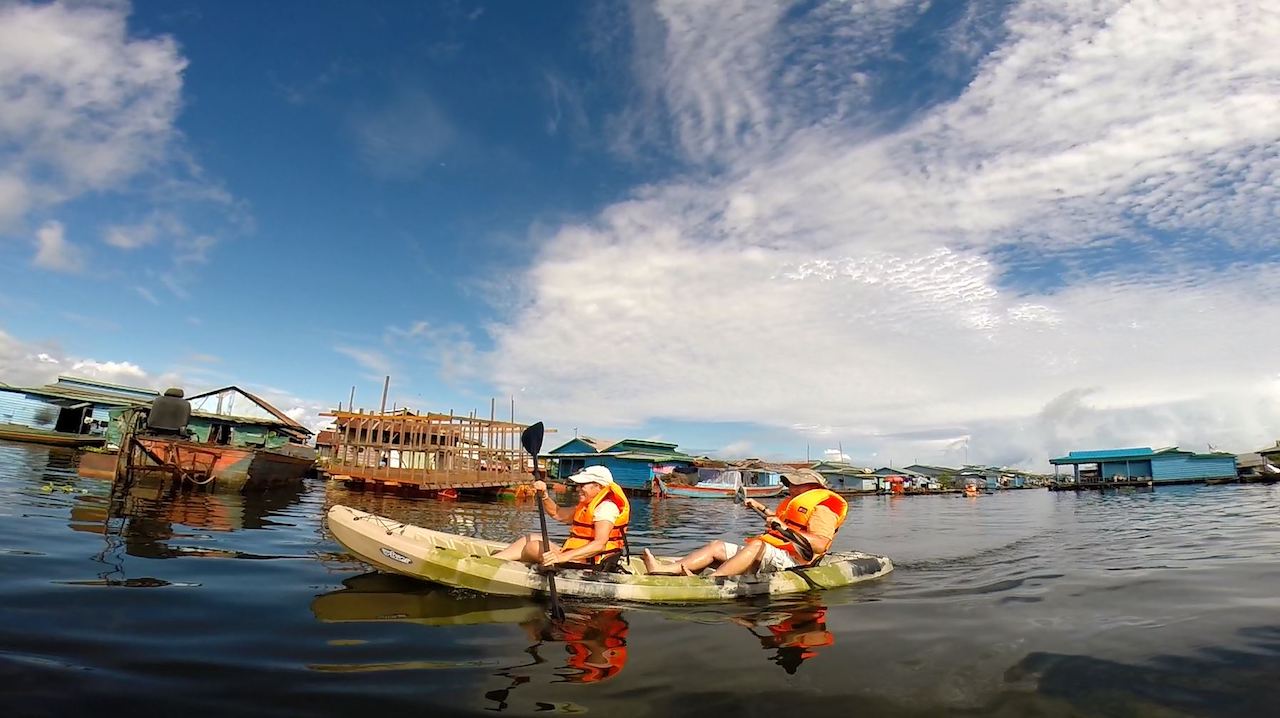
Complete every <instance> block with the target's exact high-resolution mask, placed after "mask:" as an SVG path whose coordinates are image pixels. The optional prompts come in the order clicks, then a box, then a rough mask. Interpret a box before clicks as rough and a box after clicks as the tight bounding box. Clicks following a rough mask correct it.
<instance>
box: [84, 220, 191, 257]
mask: <svg viewBox="0 0 1280 718" xmlns="http://www.w3.org/2000/svg"><path fill="white" fill-rule="evenodd" d="M186 233H187V228H186V227H185V226H184V225H183V224H182V221H181V220H179V219H178V218H177V217H174V216H173V215H171V214H167V213H162V212H153V213H152V214H151V215H149V216H148V217H147V218H146V219H144V220H142V221H141V222H137V223H135V224H113V225H109V226H108V227H107V228H106V229H105V230H103V233H102V241H104V242H106V243H107V244H109V245H111V246H112V247H116V248H118V249H126V250H129V249H138V248H139V247H145V246H147V245H150V244H154V243H155V242H156V241H157V240H159V239H160V238H161V237H163V236H166V235H168V236H177V237H181V236H184V235H186Z"/></svg>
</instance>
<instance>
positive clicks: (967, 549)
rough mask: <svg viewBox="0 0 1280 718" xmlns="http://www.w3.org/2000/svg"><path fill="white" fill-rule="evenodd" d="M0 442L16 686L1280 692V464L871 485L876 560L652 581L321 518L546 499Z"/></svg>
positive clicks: (711, 524) (725, 532) (460, 524)
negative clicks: (561, 608) (131, 470)
mask: <svg viewBox="0 0 1280 718" xmlns="http://www.w3.org/2000/svg"><path fill="white" fill-rule="evenodd" d="M75 460H76V459H75V454H74V453H73V452H70V451H68V450H63V449H46V448H43V447H33V446H25V445H20V444H11V443H4V442H0V606H2V609H0V682H2V684H3V685H5V686H6V690H5V696H6V698H7V701H6V708H7V709H8V710H7V713H8V714H9V715H15V716H19V715H20V716H27V715H31V716H40V715H49V716H55V715H56V716H62V715H68V714H71V713H73V712H75V711H94V712H95V713H97V712H104V711H105V712H107V713H108V714H121V715H173V714H178V713H180V714H182V715H184V716H203V715H221V716H226V715H262V716H295V715H296V716H318V715H364V714H366V713H367V714H373V713H380V714H388V715H391V714H395V715H404V714H413V715H450V714H486V715H487V714H491V713H492V712H502V713H507V714H512V715H527V714H533V713H544V712H559V713H564V712H574V713H576V712H590V713H594V714H599V715H620V716H624V715H625V716H631V715H636V716H648V715H652V716H660V715H696V714H700V715H713V714H714V712H715V711H730V710H731V711H733V714H734V715H746V716H752V715H768V716H778V715H782V714H792V715H794V714H796V713H795V712H796V711H809V712H811V713H812V714H815V715H829V714H836V713H839V714H841V715H843V714H855V713H856V714H859V715H893V716H932V715H939V714H944V713H947V714H970V715H1007V716H1020V715H1037V716H1070V715H1117V716H1180V715H1195V716H1201V715H1222V716H1227V715H1232V716H1235V715H1239V716H1244V715H1264V714H1269V713H1271V712H1272V711H1273V708H1272V706H1274V705H1275V704H1276V702H1277V700H1280V688H1278V687H1277V681H1276V676H1278V675H1280V558H1277V556H1278V555H1280V488H1276V487H1268V486H1212V487H1205V486H1200V487H1196V486H1188V487H1170V488H1162V489H1157V490H1154V491H1152V490H1145V489H1128V490H1121V491H1114V492H1106V493H1083V494H1079V495H1077V494H1071V493H1048V492H1045V491H1037V490H1032V491H1009V492H1002V493H997V494H994V495H987V496H981V497H978V498H965V497H960V496H936V497H868V498H860V499H853V500H852V501H851V506H850V516H849V520H848V522H847V523H846V525H845V528H844V529H843V531H842V532H841V534H840V536H839V537H838V539H837V547H838V548H843V549H852V548H858V549H862V550H866V551H871V552H875V553H883V554H887V555H889V556H890V557H892V558H893V559H894V561H895V562H896V564H897V570H896V571H895V572H894V573H893V574H891V575H890V576H889V577H887V578H885V579H883V580H880V581H876V582H872V583H869V584H864V585H858V586H852V587H849V588H846V589H839V590H835V591H829V592H823V593H818V594H812V595H808V596H802V597H796V598H791V599H787V600H773V601H769V600H761V601H755V602H742V603H737V604H729V605H716V606H695V607H690V606H685V607H663V608H653V607H644V606H632V605H621V606H608V605H598V604H597V605H593V604H582V603H572V604H570V605H569V606H568V609H569V614H570V617H569V620H568V621H566V622H565V623H563V624H551V623H550V622H549V621H547V620H546V618H545V613H544V612H543V609H542V606H541V605H539V604H538V603H536V602H533V601H524V600H516V599H502V598H491V597H484V596H477V595H466V594H458V593H455V592H450V591H447V590H444V589H440V588H435V587H431V586H429V585H425V584H420V583H417V582H414V581H410V580H403V579H399V578H396V577H389V576H383V575H379V574H371V573H369V572H368V569H367V568H366V567H365V566H363V565H362V564H360V563H359V562H358V561H355V560H354V559H352V558H351V557H350V556H348V555H347V554H346V553H345V552H344V551H343V549H342V548H341V547H340V546H338V545H337V544H335V543H334V542H333V540H332V538H331V537H330V536H329V535H328V534H327V533H326V531H325V529H324V526H323V516H324V513H325V510H326V509H327V507H328V506H330V505H332V504H334V503H345V504H350V505H353V506H356V507H358V508H362V509H365V510H369V511H374V512H378V513H382V514H385V515H388V516H391V517H394V518H396V519H400V520H404V521H412V522H414V523H419V524H421V525H424V526H428V527H431V528H438V529H443V530H447V531H453V532H456V533H464V534H468V535H475V536H482V537H486V538H495V539H505V538H508V537H512V536H515V535H518V534H519V533H520V532H521V531H529V530H533V529H535V528H536V525H537V519H536V515H535V514H533V513H532V512H531V509H532V507H531V506H515V505H512V504H503V503H496V502H489V503H486V502H474V501H455V502H443V501H437V500H434V499H407V498H400V497H395V496H391V495H384V494H376V493H361V492H352V491H349V490H346V489H344V488H342V487H341V486H338V485H334V484H328V485H326V484H324V483H321V482H313V483H308V484H305V485H302V486H299V487H298V488H297V489H296V490H291V491H286V492H281V493H269V494H256V495H246V496H241V495H236V494H208V493H186V494H183V493H178V494H172V495H171V494H169V493H168V492H166V491H163V490H161V489H159V488H157V487H135V488H134V489H133V490H132V491H130V492H128V493H127V494H126V495H124V496H117V499H118V501H117V502H116V503H115V504H114V505H113V504H112V502H111V500H110V485H109V484H108V483H107V482H104V481H99V480H93V479H87V478H83V477H79V476H77V475H76V473H75ZM633 512H634V514H633V515H634V518H633V522H634V523H633V526H634V529H633V532H632V537H633V539H632V542H633V545H645V546H650V547H652V548H654V549H655V550H657V551H658V552H660V553H679V552H682V551H684V550H686V549H689V548H692V547H693V546H696V545H697V544H699V543H701V542H703V541H705V540H708V539H710V538H716V537H722V538H736V537H740V536H742V535H743V534H745V533H748V532H752V531H755V530H756V529H757V526H758V520H757V519H755V518H753V516H752V515H749V514H748V512H746V511H745V510H743V509H741V508H739V507H737V506H735V505H734V504H732V503H731V502H728V501H724V502H721V501H715V500H701V501H699V500H679V499H668V500H661V501H653V502H649V501H645V500H639V501H636V502H635V505H634V509H633Z"/></svg>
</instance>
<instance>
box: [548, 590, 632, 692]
mask: <svg viewBox="0 0 1280 718" xmlns="http://www.w3.org/2000/svg"><path fill="white" fill-rule="evenodd" d="M627 629H628V627H627V622H626V620H625V619H623V618H622V611H620V610H618V609H616V608H610V609H605V610H602V611H598V612H595V613H586V614H575V613H573V612H570V613H568V614H567V615H566V616H565V620H564V623H562V624H561V625H560V629H559V633H560V639H561V640H563V641H564V644H565V650H566V651H568V653H569V658H568V660H567V661H566V663H565V668H567V669H568V671H566V672H564V673H560V674H559V675H561V676H562V677H563V678H564V680H565V681H566V682H568V683H596V682H599V681H603V680H605V679H607V678H612V677H614V676H615V675H617V674H618V672H619V671H621V670H622V668H623V667H624V666H626V664H627Z"/></svg>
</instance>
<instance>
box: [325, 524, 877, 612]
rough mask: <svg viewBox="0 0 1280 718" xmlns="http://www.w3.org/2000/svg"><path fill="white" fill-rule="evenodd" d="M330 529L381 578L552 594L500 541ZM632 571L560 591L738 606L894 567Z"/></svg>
mask: <svg viewBox="0 0 1280 718" xmlns="http://www.w3.org/2000/svg"><path fill="white" fill-rule="evenodd" d="M328 524H329V530H330V531H332V532H333V536H334V538H336V539H337V540H338V543H340V544H342V546H343V547H345V548H346V549H347V550H348V551H350V552H352V553H353V554H355V555H356V557H357V558H359V559H360V560H361V561H364V562H365V563H368V564H370V565H372V566H373V567H375V568H377V569H378V570H380V571H385V572H388V573H398V574H402V575H405V576H410V577H412V578H417V579H421V580H423V581H430V582H433V583H438V584H442V585H445V586H450V587H452V588H463V589H468V590H471V591H477V592H479V593H488V594H494V595H499V596H533V595H537V594H540V593H542V591H543V590H545V588H546V577H545V576H544V575H543V574H542V573H541V572H540V571H538V569H537V568H535V567H533V566H529V565H527V564H523V563H520V562H519V561H504V560H502V559H496V558H492V557H491V555H492V554H493V553H495V552H497V551H499V550H500V549H502V547H503V546H505V545H506V544H503V543H500V542H497V541H485V540H483V539H475V538H468V537H466V536H458V535H456V534H450V533H444V532H443V531H432V530H431V529H425V528H422V527H420V526H414V525H412V524H405V523H401V522H399V521H395V520H393V519H389V518H386V517H384V516H378V515H376V514H371V513H367V512H364V511H360V510H359V509H354V508H351V507H350V506H342V505H336V506H334V507H333V508H331V509H329V514H328ZM628 568H629V570H630V571H631V572H630V573H602V572H599V571H590V570H580V569H564V570H559V571H557V572H556V588H557V589H558V592H559V593H560V594H561V595H565V596H578V597H582V598H592V599H604V600H613V601H637V602H642V603H695V602H707V601H731V600H734V599H737V598H745V597H748V596H761V595H784V594H791V593H804V592H806V591H812V590H815V589H828V588H839V587H841V586H849V585H852V584H855V583H861V582H863V581H870V580H872V579H877V578H880V577H881V576H884V575H885V574H887V573H889V572H890V571H892V570H893V562H892V561H890V560H889V559H888V558H885V557H884V556H873V555H871V554H867V553H862V552H860V551H849V552H837V553H831V554H828V555H827V556H826V557H824V558H823V559H822V561H821V563H819V564H818V565H817V566H813V567H810V568H806V569H797V570H791V571H779V572H774V573H763V574H758V575H747V576H734V577H729V578H717V579H712V578H707V577H702V576H649V575H645V574H644V564H643V563H642V562H641V561H640V559H639V557H633V558H632V559H631V560H630V565H629V567H628Z"/></svg>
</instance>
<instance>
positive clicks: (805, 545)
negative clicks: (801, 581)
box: [743, 501, 814, 581]
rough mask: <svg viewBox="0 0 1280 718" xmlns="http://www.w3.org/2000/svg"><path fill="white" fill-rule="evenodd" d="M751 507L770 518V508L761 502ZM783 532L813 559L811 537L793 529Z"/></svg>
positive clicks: (804, 554)
mask: <svg viewBox="0 0 1280 718" xmlns="http://www.w3.org/2000/svg"><path fill="white" fill-rule="evenodd" d="M743 503H744V504H745V503H746V502H745V501H744V502H743ZM751 509H752V510H753V511H755V512H756V513H758V514H760V515H761V516H763V517H764V518H766V519H767V518H769V512H768V510H767V509H765V508H764V507H762V506H760V505H759V504H755V503H753V504H751ZM781 533H782V535H783V536H786V537H787V538H788V539H789V540H790V541H791V542H792V543H794V544H795V545H796V547H797V548H799V549H800V554H801V555H802V556H805V557H806V560H810V561H811V560H813V555H814V550H813V546H812V545H811V544H810V543H809V539H807V538H805V537H804V536H802V535H801V534H800V533H799V532H797V531H793V530H792V529H783V530H782V531H781ZM805 580H806V581H807V580H808V577H806V578H805Z"/></svg>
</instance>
